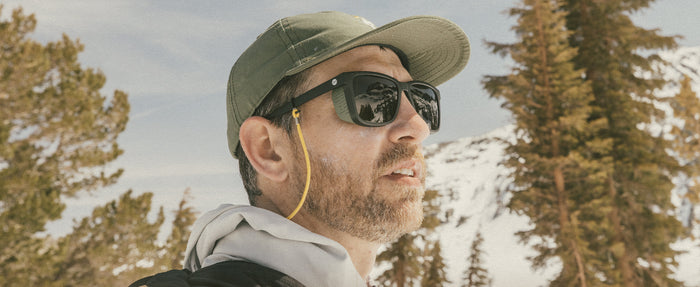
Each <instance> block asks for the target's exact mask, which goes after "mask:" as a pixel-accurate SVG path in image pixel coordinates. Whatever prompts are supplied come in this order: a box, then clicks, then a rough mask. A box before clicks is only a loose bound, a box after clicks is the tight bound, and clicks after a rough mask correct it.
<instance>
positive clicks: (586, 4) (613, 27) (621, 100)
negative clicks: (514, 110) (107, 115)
mask: <svg viewBox="0 0 700 287" xmlns="http://www.w3.org/2000/svg"><path fill="white" fill-rule="evenodd" d="M651 2H653V1H651V0H611V1H597V0H567V1H565V6H564V9H565V10H566V11H568V12H569V14H568V15H567V28H568V30H569V31H571V32H572V33H573V34H572V35H571V36H570V37H569V40H570V44H571V45H572V46H573V47H576V48H578V55H577V56H576V57H575V58H574V62H575V64H576V67H577V68H579V69H583V71H584V75H585V78H586V79H587V80H588V81H589V82H590V83H591V87H592V90H593V95H594V100H593V102H592V107H593V109H592V110H591V115H590V117H589V120H588V121H589V122H595V121H602V122H605V123H606V125H604V126H602V127H601V129H600V130H598V131H595V135H594V136H595V138H597V139H598V140H599V141H600V142H604V143H606V149H601V150H599V151H597V152H595V153H593V154H592V155H593V156H594V157H595V158H594V159H595V160H596V161H597V162H599V163H601V164H602V165H601V166H602V167H603V169H602V170H603V171H604V174H605V184H604V185H603V186H602V187H603V188H604V191H605V192H604V193H605V196H604V197H602V198H601V202H602V204H603V208H601V209H600V211H601V212H602V213H604V214H605V216H606V222H608V223H607V225H608V226H607V227H606V229H605V230H601V231H602V233H598V234H597V235H598V236H599V237H600V235H604V236H603V237H602V239H601V240H598V241H596V240H595V239H594V238H595V237H594V236H595V235H596V234H590V235H589V238H590V239H589V240H588V241H589V243H590V244H591V245H590V248H591V249H592V250H596V254H598V261H599V262H600V264H601V265H599V267H597V270H598V271H599V272H598V275H597V276H598V277H599V278H603V281H604V282H605V284H608V285H613V286H679V285H681V283H680V282H678V281H677V280H675V279H673V278H672V272H673V269H672V268H673V267H675V266H676V265H677V262H676V261H675V256H676V255H678V251H675V250H673V249H672V248H671V247H670V244H671V243H672V242H674V241H676V240H677V239H678V238H679V237H680V236H682V235H683V234H684V230H683V228H682V226H681V224H680V222H679V221H678V220H677V218H676V217H675V215H674V213H675V212H674V211H675V206H673V204H671V200H670V198H671V190H672V188H673V183H672V181H671V178H672V176H673V175H674V174H675V173H676V172H677V171H678V169H679V166H678V163H677V162H676V161H675V160H674V159H673V158H672V157H671V156H670V155H669V154H667V152H666V151H667V149H669V148H670V143H669V141H668V140H665V139H664V138H663V137H661V136H659V135H653V134H651V132H650V131H648V130H646V129H645V127H646V126H648V125H649V124H650V123H652V121H654V120H655V119H659V118H661V117H662V116H663V113H662V111H661V110H659V109H658V108H657V107H655V106H654V102H656V101H657V99H656V98H655V95H654V91H655V90H657V89H659V88H661V87H663V86H664V85H665V80H663V78H662V77H661V76H660V75H659V74H658V73H656V71H654V69H653V66H652V64H653V63H654V62H656V61H660V60H661V59H660V58H659V56H658V55H657V54H654V53H650V52H653V50H655V49H669V48H674V47H676V45H677V44H676V41H675V37H667V36H661V35H659V32H658V30H657V29H651V30H649V29H643V28H641V27H638V26H636V25H635V24H634V23H633V22H632V21H631V20H630V17H629V14H631V13H634V12H637V11H639V10H641V9H643V8H646V7H648V6H649V3H651ZM647 51H648V52H647ZM596 191H597V189H596Z"/></svg>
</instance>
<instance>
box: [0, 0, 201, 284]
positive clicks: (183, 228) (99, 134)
mask: <svg viewBox="0 0 700 287" xmlns="http://www.w3.org/2000/svg"><path fill="white" fill-rule="evenodd" d="M0 12H2V5H0ZM36 23H37V21H36V19H35V18H34V16H33V15H24V14H23V13H22V10H21V8H18V9H16V10H14V11H13V12H12V15H11V16H10V18H9V19H7V20H5V19H0V222H2V223H3V224H2V227H1V229H0V240H2V242H3V245H2V247H0V286H126V285H128V284H129V283H131V282H133V281H134V280H136V279H137V278H138V277H142V276H144V275H147V274H153V273H156V272H159V271H161V270H163V269H164V268H171V267H175V266H174V265H176V264H179V262H181V261H182V259H183V256H184V254H182V251H184V249H185V247H184V246H183V245H184V243H183V242H186V240H187V239H186V237H187V234H188V233H189V226H190V225H191V224H192V222H193V220H194V214H193V210H192V209H191V207H189V206H188V205H187V200H186V199H183V201H182V202H181V203H180V207H179V209H178V211H177V214H176V216H175V221H174V222H173V226H174V228H173V231H172V234H171V235H170V237H169V239H168V240H167V241H166V244H165V245H163V244H162V243H158V242H157V241H156V239H157V235H158V232H159V230H160V226H161V225H162V223H163V220H164V215H163V211H162V208H161V210H160V212H158V214H157V217H156V220H155V221H154V222H149V220H148V213H149V211H150V209H151V198H152V194H150V193H144V194H142V195H140V196H135V197H132V195H131V194H132V192H131V191H127V192H126V193H124V194H123V195H122V196H121V197H120V198H119V200H118V201H117V200H115V201H111V202H109V203H107V204H106V205H104V206H100V207H96V208H95V209H94V210H93V213H92V215H91V216H89V217H86V218H84V219H82V220H80V221H78V222H76V224H75V226H74V228H73V231H72V233H70V234H68V235H66V236H64V237H60V238H57V239H56V238H53V237H51V236H46V235H40V233H41V232H42V231H45V225H46V224H47V223H48V222H49V221H52V220H56V219H59V218H60V217H61V213H62V212H63V210H64V209H65V204H64V203H63V202H62V199H61V197H62V196H75V195H76V194H77V193H78V192H81V191H82V192H92V191H95V190H97V189H99V188H102V187H104V186H107V185H110V184H113V183H114V182H116V180H117V179H118V178H119V176H120V175H121V174H122V170H121V169H118V170H115V171H111V172H110V171H108V169H107V167H106V165H107V164H108V163H110V162H111V161H113V160H114V159H116V158H117V157H118V156H120V155H121V154H122V150H121V149H120V148H119V146H118V144H117V142H116V139H117V136H118V135H119V134H120V133H121V132H122V131H124V129H125V127H126V123H127V121H128V113H129V103H128V100H127V95H126V94H125V93H124V92H121V91H115V92H114V94H113V96H112V97H111V98H107V97H105V96H103V95H101V94H100V92H99V91H100V89H101V88H102V87H103V86H104V83H105V80H106V79H105V76H104V75H103V74H102V73H101V72H100V71H97V70H95V69H92V68H83V67H82V66H81V65H80V63H79V62H78V54H79V53H80V52H81V51H82V50H83V45H82V44H80V42H79V41H77V40H75V41H74V40H71V39H70V38H68V36H66V35H63V37H62V38H61V40H59V41H56V42H50V43H47V44H40V43H38V42H35V41H33V40H31V39H29V38H28V35H29V34H30V33H31V32H33V30H34V28H35V27H36ZM175 250H177V252H175Z"/></svg>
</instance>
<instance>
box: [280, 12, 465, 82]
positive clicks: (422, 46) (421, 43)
mask: <svg viewBox="0 0 700 287" xmlns="http://www.w3.org/2000/svg"><path fill="white" fill-rule="evenodd" d="M371 44H376V45H386V46H390V47H393V48H396V49H399V50H400V51H401V52H403V53H404V55H405V56H406V58H407V59H408V62H409V64H410V70H409V72H410V74H411V76H412V77H413V79H414V80H420V81H425V82H428V83H430V84H433V85H435V86H437V85H440V84H442V83H444V82H446V81H447V80H449V79H451V78H452V77H454V76H455V75H457V74H458V73H459V72H460V71H462V69H464V67H465V66H466V65H467V62H468V61H469V53H470V46H469V39H468V38H467V35H466V34H465V33H464V31H462V29H461V28H459V26H457V25H456V24H455V23H453V22H452V21H449V20H447V19H444V18H440V17H436V16H413V17H407V18H403V19H400V20H397V21H394V22H391V23H389V24H386V25H384V26H381V27H379V28H377V29H374V30H372V31H369V32H367V33H365V34H362V35H360V36H358V37H355V38H354V39H352V40H350V41H347V42H345V43H342V44H340V45H339V46H337V47H336V48H333V49H330V50H329V51H326V52H325V53H322V54H320V55H318V56H317V57H315V58H313V59H310V60H309V61H307V62H306V63H303V64H302V65H299V66H297V67H296V68H294V69H291V70H289V71H288V72H287V74H286V75H294V74H296V73H299V72H301V71H303V70H306V69H308V68H310V67H312V66H314V65H316V64H319V63H321V62H323V61H325V60H327V59H330V58H332V57H334V56H337V55H338V54H341V53H343V52H346V51H348V50H351V49H353V48H355V47H359V46H364V45H371Z"/></svg>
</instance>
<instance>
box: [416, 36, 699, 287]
mask: <svg viewBox="0 0 700 287" xmlns="http://www.w3.org/2000/svg"><path fill="white" fill-rule="evenodd" d="M662 57H663V58H664V59H666V60H667V61H669V62H670V67H668V68H667V69H666V70H667V71H668V72H667V73H665V75H666V77H667V78H668V79H669V80H677V79H679V78H680V77H681V75H682V74H686V75H688V76H690V77H691V78H692V79H693V82H694V90H695V91H696V92H700V47H694V48H681V49H679V50H677V51H675V52H669V53H664V54H662ZM678 88H679V87H678V86H677V85H669V87H667V88H666V89H664V90H662V91H659V95H664V96H671V95H673V94H675V93H677V92H678ZM512 131H513V127H512V126H507V127H503V128H500V129H497V130H495V131H492V132H491V133H488V134H486V135H483V136H478V137H471V138H464V139H461V140H457V141H454V142H449V143H442V144H435V145H431V146H427V147H426V148H425V154H426V162H427V164H428V170H429V175H428V179H427V188H430V189H437V190H440V191H443V192H445V193H452V194H453V197H452V198H448V199H447V200H445V206H444V210H449V209H452V210H453V213H452V214H451V215H450V216H449V221H448V223H446V224H444V225H443V226H442V227H441V229H439V230H438V234H439V236H440V239H441V242H442V244H443V251H444V254H443V255H444V257H445V260H446V264H447V266H448V268H449V269H448V278H449V279H450V280H451V281H452V284H451V286H460V285H461V284H460V283H461V281H462V280H461V278H462V272H463V271H464V270H465V269H466V268H467V259H466V258H467V257H468V256H469V247H470V245H471V243H472V240H473V239H474V236H475V234H476V232H477V230H481V232H482V235H483V236H484V246H483V247H484V250H485V251H486V254H485V255H484V259H485V261H486V263H485V267H486V268H487V269H488V271H489V273H490V275H491V277H492V278H493V284H494V286H542V285H547V282H548V280H550V279H552V278H553V276H554V275H555V274H556V273H557V272H558V271H559V269H560V268H561V267H560V266H559V264H558V262H552V264H551V266H549V267H548V268H547V269H546V270H543V271H533V270H532V269H531V268H530V263H529V262H528V261H527V259H526V258H527V256H530V255H533V254H534V252H533V251H532V250H531V249H530V248H529V247H527V246H525V245H523V244H520V243H519V242H518V238H517V237H516V236H515V235H514V233H515V232H517V231H519V230H523V229H526V228H527V227H528V224H529V223H528V220H527V218H524V217H521V216H517V215H515V214H512V213H510V212H508V210H507V209H505V208H504V204H505V203H506V202H507V200H508V198H509V196H508V194H507V193H506V192H504V190H505V189H506V187H507V186H508V185H509V184H510V183H511V180H510V179H509V178H508V174H509V172H508V170H507V169H506V168H505V167H503V166H501V165H499V163H500V162H501V161H502V159H503V155H504V154H503V149H504V147H505V145H504V144H503V143H502V142H501V141H499V140H497V139H498V138H502V139H512V137H513V136H514V135H513V133H512ZM674 248H677V249H679V250H686V251H688V253H686V254H684V255H682V256H679V257H678V258H677V260H679V262H680V267H679V270H677V272H676V276H677V278H678V279H680V280H682V281H684V282H685V283H686V285H687V286H700V242H699V241H695V242H693V241H690V240H687V241H684V242H679V243H675V244H674Z"/></svg>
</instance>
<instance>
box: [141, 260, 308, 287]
mask: <svg viewBox="0 0 700 287" xmlns="http://www.w3.org/2000/svg"><path fill="white" fill-rule="evenodd" d="M140 286H148V287H165V286H168V287H195V286H198V287H199V286H201V287H204V286H212V287H213V286H216V287H303V286H304V285H302V284H301V283H299V281H297V280H295V279H294V278H292V277H289V276H287V275H285V274H283V273H281V272H279V271H276V270H273V269H270V268H267V267H264V266H261V265H258V264H255V263H251V262H245V261H224V262H220V263H217V264H214V265H211V266H207V267H205V268H202V269H200V270H197V271H196V272H194V273H193V272H191V271H189V270H187V269H182V270H170V271H167V272H163V273H158V274H156V275H153V276H149V277H146V278H143V279H140V280H138V281H136V282H134V283H132V284H131V285H129V287H140Z"/></svg>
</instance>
